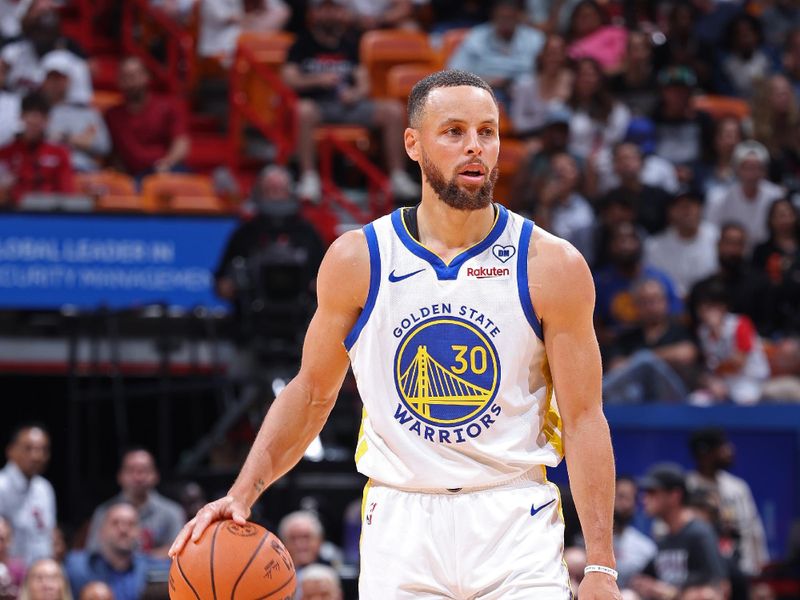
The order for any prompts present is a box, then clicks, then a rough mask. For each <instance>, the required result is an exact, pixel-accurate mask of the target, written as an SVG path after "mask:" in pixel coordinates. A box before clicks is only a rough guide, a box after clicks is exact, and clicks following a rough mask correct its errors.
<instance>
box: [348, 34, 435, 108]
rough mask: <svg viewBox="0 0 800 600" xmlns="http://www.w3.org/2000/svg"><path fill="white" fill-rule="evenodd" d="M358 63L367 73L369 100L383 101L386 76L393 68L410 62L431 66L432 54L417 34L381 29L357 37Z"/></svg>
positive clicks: (385, 92) (385, 90)
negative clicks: (359, 61) (358, 41)
mask: <svg viewBox="0 0 800 600" xmlns="http://www.w3.org/2000/svg"><path fill="white" fill-rule="evenodd" d="M359 54H360V58H361V64H362V65H363V66H364V67H365V68H366V69H367V72H368V73H369V79H370V86H371V95H372V97H373V98H387V97H388V95H389V94H388V89H387V87H388V86H387V73H388V71H389V69H390V68H392V67H393V66H395V65H400V64H407V63H414V64H421V65H430V66H435V64H436V55H435V54H434V52H433V50H432V49H431V46H430V43H429V42H428V36H427V35H425V34H424V33H421V32H419V31H406V30H395V29H382V30H377V31H369V32H367V33H365V34H364V36H363V37H362V38H361V46H360V49H359Z"/></svg>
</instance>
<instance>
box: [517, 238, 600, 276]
mask: <svg viewBox="0 0 800 600" xmlns="http://www.w3.org/2000/svg"><path fill="white" fill-rule="evenodd" d="M532 269H533V270H535V271H538V272H540V273H543V274H547V275H551V274H558V273H560V274H561V275H560V276H559V277H563V276H564V275H568V274H570V273H572V272H585V271H587V270H588V266H587V264H586V260H585V259H584V258H583V255H582V254H581V253H580V252H579V251H578V249H577V248H575V246H573V245H572V244H570V243H569V242H568V241H567V240H565V239H563V238H560V237H557V236H555V235H553V234H552V233H549V232H548V231H545V230H544V229H542V228H541V227H534V228H533V232H532V233H531V241H530V245H529V246H528V270H529V271H531V270H532Z"/></svg>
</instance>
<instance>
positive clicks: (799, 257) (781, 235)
mask: <svg viewBox="0 0 800 600" xmlns="http://www.w3.org/2000/svg"><path fill="white" fill-rule="evenodd" d="M767 227H768V230H769V238H768V239H767V241H766V242H764V243H762V244H759V245H758V246H756V247H755V250H753V266H754V267H755V268H756V269H758V270H759V271H761V272H763V273H766V275H767V277H768V278H769V280H770V283H771V284H772V285H773V287H774V288H775V305H776V311H775V329H776V330H777V332H778V333H780V334H784V335H798V334H800V311H798V310H797V307H798V306H800V211H799V210H798V209H797V208H796V207H795V206H794V205H793V204H792V203H791V202H790V201H789V200H788V199H785V198H782V199H780V200H776V201H775V202H774V203H773V204H772V206H771V207H770V209H769V215H768V217H767Z"/></svg>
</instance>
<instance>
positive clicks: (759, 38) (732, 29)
mask: <svg viewBox="0 0 800 600" xmlns="http://www.w3.org/2000/svg"><path fill="white" fill-rule="evenodd" d="M726 38H727V39H726V43H725V47H726V52H725V54H724V55H723V57H722V60H721V69H720V71H719V72H718V75H719V76H720V79H721V81H720V84H719V85H718V89H719V90H720V91H721V92H722V93H724V94H727V95H731V96H738V97H740V98H746V99H749V98H751V97H752V96H753V91H754V87H755V84H756V82H758V81H759V80H760V79H764V78H766V77H767V76H768V75H769V73H770V71H771V70H772V64H771V60H770V58H769V56H768V55H767V53H766V52H765V51H764V50H763V49H762V45H763V43H764V35H763V33H762V31H761V22H760V21H759V20H758V18H756V17H754V16H753V15H749V14H747V13H742V14H740V15H737V16H736V17H734V18H733V19H732V20H731V22H730V23H729V24H728V28H727V35H726Z"/></svg>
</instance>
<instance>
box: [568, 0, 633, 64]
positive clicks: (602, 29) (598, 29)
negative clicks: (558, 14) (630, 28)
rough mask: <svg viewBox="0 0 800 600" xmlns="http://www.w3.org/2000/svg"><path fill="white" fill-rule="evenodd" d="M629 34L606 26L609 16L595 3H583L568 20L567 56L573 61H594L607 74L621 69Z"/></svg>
mask: <svg viewBox="0 0 800 600" xmlns="http://www.w3.org/2000/svg"><path fill="white" fill-rule="evenodd" d="M627 37H628V32H627V31H626V30H625V28H624V27H618V26H614V25H608V24H606V15H605V13H604V12H603V10H602V9H601V8H600V5H599V4H598V3H597V2H595V0H583V1H582V2H579V3H578V4H577V6H575V9H574V10H573V11H572V16H571V17H570V20H569V29H568V32H567V39H568V40H569V49H568V51H567V53H568V54H569V57H570V58H572V59H573V60H580V59H583V58H591V59H592V60H594V61H595V62H597V64H598V65H600V67H601V68H602V69H603V71H604V72H606V73H615V72H616V71H617V70H619V68H620V66H621V64H622V61H623V59H624V58H625V46H626V43H627Z"/></svg>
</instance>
